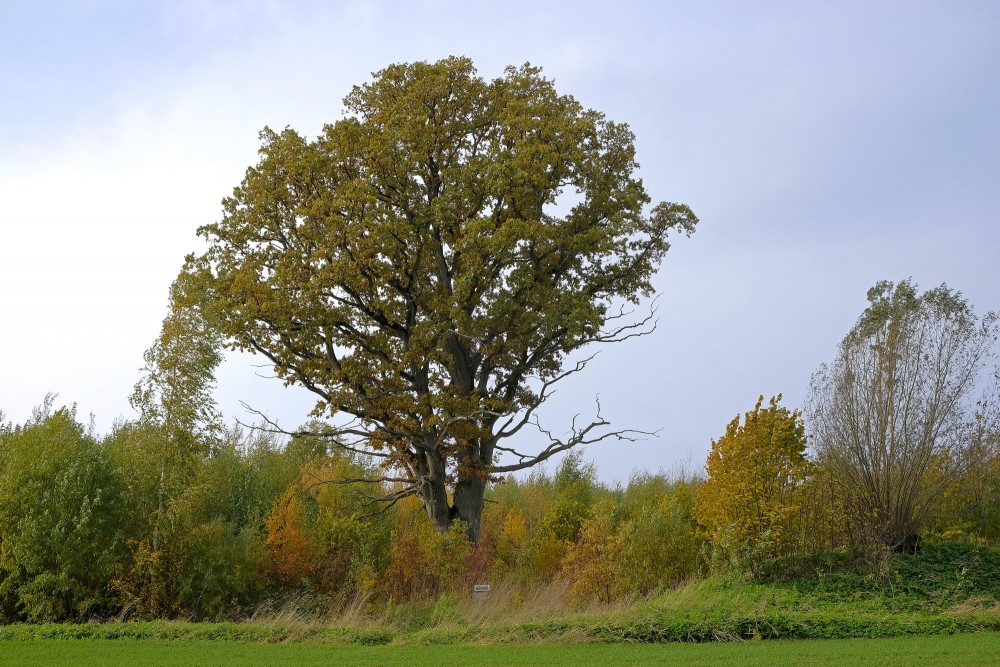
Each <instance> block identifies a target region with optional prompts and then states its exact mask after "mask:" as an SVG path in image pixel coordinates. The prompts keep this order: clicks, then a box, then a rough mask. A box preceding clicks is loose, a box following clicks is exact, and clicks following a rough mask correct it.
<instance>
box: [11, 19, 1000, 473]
mask: <svg viewBox="0 0 1000 667" xmlns="http://www.w3.org/2000/svg"><path fill="white" fill-rule="evenodd" d="M448 55H465V56H469V57H471V58H472V59H473V61H474V62H475V63H476V66H477V67H478V69H479V72H480V74H481V75H483V76H485V77H487V78H492V77H495V76H498V75H500V74H501V72H502V69H503V67H504V66H505V65H508V64H522V63H524V62H526V61H530V62H531V63H532V64H536V65H540V66H542V67H543V68H544V72H545V74H546V75H547V76H549V77H551V78H554V79H555V81H556V86H557V89H558V90H559V91H560V92H562V93H569V94H572V95H574V96H575V97H577V99H579V100H580V101H581V102H582V103H583V104H584V105H585V106H588V107H592V108H594V109H598V110H600V111H603V112H605V113H606V114H607V115H608V116H609V117H610V118H611V119H613V120H616V121H621V122H626V123H628V124H630V125H631V127H632V129H633V130H634V132H635V134H636V137H637V139H636V144H637V149H638V155H639V162H640V163H641V165H642V168H641V171H640V175H641V176H642V178H643V180H644V181H645V184H646V187H647V189H648V191H649V193H650V195H651V196H652V198H653V200H654V201H660V200H668V201H680V202H685V203H687V204H689V205H690V206H691V207H692V208H693V209H694V211H695V213H696V214H697V215H698V216H699V217H700V218H701V225H700V227H699V229H698V231H697V233H696V234H695V235H694V236H693V237H692V238H691V239H685V240H682V241H678V242H677V243H676V244H675V245H674V248H673V249H672V250H671V251H670V252H669V253H668V255H667V258H666V260H665V262H664V265H663V268H662V270H661V272H660V274H659V276H658V277H657V279H656V285H657V288H658V290H659V291H660V293H661V295H662V296H661V298H660V316H661V317H660V326H659V329H658V330H657V331H656V332H655V333H654V334H653V335H651V336H649V337H647V338H644V339H641V340H637V341H636V340H633V341H630V342H628V343H626V344H624V345H620V346H617V347H614V348H608V349H605V350H604V351H603V352H602V353H601V355H600V356H599V357H598V359H597V360H596V361H595V362H594V364H593V365H592V367H591V368H589V369H588V371H587V372H586V373H585V374H582V375H578V376H576V377H575V381H574V382H573V384H572V385H571V386H570V385H567V386H565V387H564V388H563V389H562V390H561V392H560V394H558V395H557V400H555V401H553V404H552V405H551V407H550V409H549V410H548V411H546V412H544V413H543V415H542V418H543V424H544V425H545V426H547V427H549V428H551V429H553V430H555V431H561V430H562V429H564V428H565V427H566V426H568V421H569V418H570V417H571V416H572V414H573V413H575V412H580V413H581V415H582V416H584V417H585V416H588V415H590V414H591V413H592V410H593V402H594V397H595V395H598V394H599V395H600V397H601V403H602V405H603V412H604V415H605V416H606V417H608V418H610V419H611V420H612V421H613V422H614V424H615V425H618V426H623V427H624V426H631V427H635V428H643V429H662V431H661V435H660V436H659V437H658V438H652V439H649V440H647V441H645V442H643V443H640V444H635V445H627V446H625V445H611V444H609V445H606V446H594V447H591V448H590V449H589V450H588V451H587V453H586V455H587V458H589V459H591V460H593V461H595V462H596V464H597V466H598V469H599V470H600V473H601V476H602V478H604V479H606V480H615V479H617V480H626V479H627V478H628V477H629V475H630V473H631V472H633V471H635V470H641V469H651V470H656V469H659V468H670V467H672V466H674V465H676V464H678V462H684V461H690V463H691V466H692V467H695V468H697V467H700V466H701V465H702V464H703V462H704V457H705V455H706V454H707V451H708V448H709V446H710V441H711V439H712V438H713V437H718V436H719V435H720V434H722V433H723V432H724V429H725V424H726V423H727V422H728V421H729V420H730V419H732V417H733V416H734V415H736V414H737V413H738V412H742V411H745V410H748V409H750V408H751V407H752V406H753V403H754V402H755V400H756V398H757V396H758V394H761V393H763V394H765V395H771V394H776V393H778V392H782V393H783V394H784V403H785V404H787V405H789V406H791V407H798V406H801V405H802V403H803V401H804V399H805V396H806V393H807V390H808V385H809V377H810V375H811V374H812V373H813V371H815V370H816V368H817V366H819V364H821V363H823V362H824V361H828V360H830V359H831V358H832V357H833V355H834V354H835V348H836V345H837V343H838V341H839V340H840V339H841V338H842V337H843V335H844V334H845V333H846V332H847V330H848V329H849V328H850V327H851V325H852V324H853V323H854V321H855V320H856V318H857V317H858V315H859V314H860V313H861V311H862V310H863V309H864V307H865V305H866V301H865V292H866V291H867V289H868V287H870V286H871V285H872V284H873V283H875V282H876V281H878V280H880V279H890V280H900V279H903V278H906V277H910V276H912V277H913V279H914V280H915V281H916V282H917V283H919V284H920V285H921V286H923V287H932V286H935V285H938V284H940V283H942V282H947V283H948V285H949V286H952V287H954V288H957V289H960V290H962V292H963V293H964V294H965V295H966V296H967V297H968V298H969V300H970V302H972V303H973V304H974V305H975V306H976V307H977V309H978V310H979V312H985V311H986V310H993V309H998V308H1000V293H998V289H997V288H998V286H1000V261H998V258H1000V230H998V211H1000V3H997V2H953V1H952V2H934V3H932V2H914V1H907V2H898V3H896V2H871V1H867V2H857V3H854V2H836V3H834V2H802V1H797V2H753V3H749V2H731V3H714V2H647V3H638V2H624V1H621V0H619V1H617V2H607V0H603V1H601V2H592V3H588V2H578V1H577V2H568V3H556V2H538V1H537V0H535V1H532V2H515V1H510V0H506V1H504V2H495V3H492V2H418V1H407V2H381V3H378V2H342V3H337V2H273V3H272V2H222V1H220V2H212V1H209V0H206V1H197V0H191V1H176V2H164V3H156V2H138V1H136V2H124V1H123V2H102V1H100V0H77V1H71V0H67V1H65V2H46V1H35V2H13V1H10V2H8V1H6V0H0V231H2V236H0V238H2V246H0V248H2V255H0V354H2V355H3V356H2V365H0V410H3V411H4V412H5V414H6V417H7V419H9V420H13V421H15V422H21V421H24V420H25V419H26V418H27V416H28V415H29V413H30V410H31V407H32V406H34V405H36V404H38V403H40V402H41V400H42V398H43V397H44V395H45V394H46V392H56V393H58V394H59V398H58V402H59V403H74V402H75V403H76V404H77V405H78V409H79V412H80V414H81V415H82V416H83V418H84V419H86V415H87V414H88V413H90V412H93V413H94V415H95V418H96V423H97V426H98V428H99V430H101V431H106V430H107V429H108V428H110V426H111V424H112V422H113V421H114V420H115V419H117V418H120V417H125V418H131V417H132V416H134V413H133V412H132V410H131V408H130V407H129V405H128V401H127V397H128V395H129V394H130V392H131V389H132V386H133V384H134V383H135V381H136V379H137V377H138V369H139V367H140V366H141V365H142V353H143V350H145V349H146V348H147V347H149V345H150V344H151V343H152V341H153V340H154V338H155V337H156V335H157V333H158V331H159V326H160V321H161V319H162V317H163V316H164V314H165V309H166V300H167V289H168V286H169V284H170V282H171V281H172V280H173V278H174V277H175V276H176V274H177V271H178V270H179V268H180V265H181V262H182V260H183V256H184V255H185V254H186V253H187V252H190V251H192V250H197V249H199V248H200V247H201V246H200V241H199V239H198V238H197V237H196V235H195V230H196V228H197V227H198V226H199V225H202V224H205V223H209V222H214V221H217V220H218V219H219V218H220V214H221V206H220V200H221V199H222V197H224V196H226V195H228V194H229V193H230V192H231V191H232V188H233V187H234V186H236V185H237V184H239V182H240V180H241V178H242V175H243V172H244V171H245V169H246V168H247V167H248V166H250V165H251V164H253V163H255V162H256V159H257V156H256V151H257V148H258V145H259V142H258V139H257V133H258V131H259V130H260V129H261V128H263V127H264V126H270V127H272V128H282V127H285V126H286V125H290V126H291V127H293V128H295V129H296V130H298V131H300V132H302V133H304V134H306V135H307V136H315V135H316V134H318V133H319V131H320V129H321V126H322V124H323V123H325V122H332V121H334V120H336V119H337V118H339V117H341V113H342V111H341V109H342V107H341V99H342V98H343V96H344V95H345V94H346V93H347V92H348V90H349V89H350V87H351V86H352V85H353V84H357V83H363V82H365V81H366V80H368V79H369V78H370V76H371V72H373V71H376V70H379V69H381V68H383V67H385V66H386V65H388V64H390V63H393V62H401V61H413V60H437V59H439V58H443V57H446V56H448ZM253 362H254V360H253V359H249V358H239V359H232V360H231V361H229V362H227V364H226V365H225V366H224V367H223V368H222V369H220V372H219V389H218V398H219V401H220V404H221V407H222V409H223V411H224V412H225V414H226V415H227V417H228V418H230V419H232V418H236V417H240V418H242V419H247V418H248V417H247V415H246V413H245V412H244V411H243V410H242V408H241V407H240V404H239V401H240V400H245V401H247V402H249V403H251V404H252V405H254V407H257V408H258V409H260V410H263V411H265V412H267V413H268V414H270V415H271V416H273V417H275V418H277V419H279V420H280V421H281V422H282V424H284V425H286V426H288V427H293V426H295V425H297V424H299V423H300V422H302V421H303V420H304V418H305V415H306V413H307V412H308V411H309V409H310V408H311V404H312V401H311V400H310V399H309V397H308V395H307V394H305V393H304V392H301V391H294V390H284V389H282V388H281V387H280V384H277V383H276V381H274V380H269V379H266V378H260V377H258V376H257V375H255V372H258V373H262V374H265V375H266V369H255V368H253V367H252V366H251V364H252V363H253Z"/></svg>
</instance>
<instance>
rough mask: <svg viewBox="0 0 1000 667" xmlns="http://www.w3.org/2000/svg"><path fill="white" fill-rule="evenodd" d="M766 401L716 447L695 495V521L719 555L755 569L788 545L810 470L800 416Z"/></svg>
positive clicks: (734, 424)
mask: <svg viewBox="0 0 1000 667" xmlns="http://www.w3.org/2000/svg"><path fill="white" fill-rule="evenodd" d="M780 401H781V394H778V396H777V397H771V400H770V401H769V402H768V404H767V407H764V397H763V396H761V397H760V398H759V399H758V400H757V405H756V406H755V407H754V409H753V410H752V411H751V412H747V413H746V414H745V415H744V418H743V421H742V423H741V420H740V417H739V415H737V416H736V417H735V418H734V419H733V421H731V422H730V423H729V425H728V426H727V427H726V433H725V435H723V436H722V437H721V438H719V439H718V440H713V441H712V451H711V453H709V455H708V462H707V463H706V465H705V469H706V472H707V473H708V479H706V480H705V482H704V483H703V484H702V485H701V486H700V487H699V488H698V491H697V493H696V495H695V503H694V515H695V518H696V519H697V520H698V523H699V524H700V525H701V527H702V529H703V531H704V534H705V537H706V538H707V539H708V540H709V541H710V542H711V543H712V545H713V548H714V550H715V554H716V555H717V556H719V557H722V558H723V559H726V560H728V561H730V562H737V563H740V564H743V565H747V566H749V567H750V568H751V569H753V568H754V566H755V565H756V564H758V563H759V562H760V560H761V559H763V558H768V557H771V556H775V555H778V554H781V553H783V552H784V551H785V546H786V545H787V544H788V543H789V542H790V538H791V535H786V531H785V530H784V529H785V527H786V526H787V525H788V523H789V520H790V519H791V517H792V515H793V514H794V513H795V511H796V495H797V491H798V490H799V489H800V488H801V486H802V483H803V481H804V480H805V479H806V475H807V474H808V470H809V461H808V460H807V459H806V456H805V448H806V435H805V426H804V424H803V421H802V415H801V413H800V412H799V411H798V410H795V411H791V410H789V409H788V408H785V407H782V406H780V405H779V402H780Z"/></svg>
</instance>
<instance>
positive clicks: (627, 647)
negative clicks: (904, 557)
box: [0, 633, 1000, 667]
mask: <svg viewBox="0 0 1000 667" xmlns="http://www.w3.org/2000/svg"><path fill="white" fill-rule="evenodd" d="M0 663H2V664H3V665H5V666H10V667H14V666H18V667H22V666H23V667H33V666H42V665H45V666H46V667H59V666H62V665H66V666H69V665H74V666H76V665H106V666H108V667H118V666H121V667H125V666H129V667H131V666H133V665H143V666H144V667H168V666H169V667H181V666H185V667H203V666H204V667H211V666H214V665H247V666H258V665H259V666H263V665H268V666H271V665H274V666H276V667H280V666H283V665H288V666H289V667H291V666H293V665H294V666H296V667H308V666H309V665H330V664H345V665H352V666H358V667H364V666H371V667H394V666H396V665H400V666H405V667H421V666H422V665H435V666H438V665H476V666H483V667H487V666H490V665H497V666H499V665H504V666H514V665H574V666H575V667H576V666H579V667H583V666H586V665H599V666H601V667H607V666H608V665H680V666H683V665H723V666H725V665H734V666H735V665H767V666H768V667H774V666H776V665H851V666H852V667H860V666H862V665H880V666H881V665H888V666H894V665H898V666H899V667H904V666H905V667H910V666H912V665H921V667H936V666H942V667H944V666H952V665H954V666H959V665H962V666H966V665H996V664H1000V634H997V633H983V634H971V635H951V636H946V637H906V638H895V639H830V640H799V641H785V640H780V641H762V642H761V641H758V642H753V641H748V642H732V643H711V644H677V643H672V644H535V645H506V646H469V645H451V646H392V645H389V646H353V645H348V646H344V645H339V646H338V645H329V644H313V643H288V644H258V643H248V642H233V641H216V642H213V641H165V640H133V639H121V640H101V639H85V640H74V639H40V640H26V641H16V640H15V641H0Z"/></svg>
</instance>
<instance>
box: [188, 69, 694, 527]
mask: <svg viewBox="0 0 1000 667" xmlns="http://www.w3.org/2000/svg"><path fill="white" fill-rule="evenodd" d="M344 104H345V108H346V112H347V113H346V115H345V117H344V118H342V119H341V120H338V121H337V122H335V123H333V124H329V125H327V126H325V127H324V129H323V132H322V134H321V135H320V136H318V137H317V138H316V139H314V140H308V139H306V138H305V137H303V136H302V135H300V134H298V133H297V132H295V131H294V130H292V129H285V130H283V131H281V132H274V131H272V130H270V129H265V130H264V131H263V132H262V133H261V140H262V142H263V143H262V146H261V149H260V154H261V158H260V161H259V162H258V164H257V165H256V166H254V167H251V168H250V169H248V170H247V173H246V177H245V178H244V180H243V182H242V184H241V185H240V186H239V187H237V188H236V189H235V190H234V192H233V195H232V196H231V197H229V198H227V199H226V200H225V201H224V215H223V218H222V220H221V221H219V222H218V223H215V224H210V225H207V226H205V227H203V228H201V230H200V234H201V235H202V236H204V237H205V239H207V241H208V243H209V247H208V250H207V251H206V252H205V253H204V254H201V255H200V256H190V257H189V258H188V263H187V266H186V269H185V271H186V272H187V274H188V277H189V278H190V279H191V280H192V282H193V283H197V284H199V285H200V289H201V290H202V302H201V303H202V307H203V308H204V312H205V313H206V316H208V317H209V318H210V319H211V321H212V322H213V323H214V325H215V326H216V328H217V329H218V331H219V332H220V333H221V334H222V335H224V336H225V337H226V338H227V340H228V343H229V345H230V346H231V347H233V348H236V349H240V350H247V351H251V352H254V353H257V354H261V355H263V356H264V357H266V358H267V359H269V360H270V362H271V363H272V364H273V366H274V369H275V371H276V373H277V375H278V376H279V377H280V378H282V379H283V380H284V382H285V383H286V384H296V385H300V386H302V387H305V388H306V389H308V390H309V391H311V392H313V393H314V394H315V395H316V397H317V403H316V406H315V411H314V414H315V415H316V416H319V417H328V418H332V417H337V418H340V422H338V424H339V428H338V429H336V430H335V433H336V435H337V438H338V442H339V443H340V444H341V445H342V446H344V447H346V448H350V449H356V450H359V451H365V452H368V453H371V454H374V455H375V456H379V457H381V458H382V459H383V462H384V465H383V471H384V472H385V475H384V480H385V481H387V482H388V483H390V484H392V485H394V486H392V487H391V488H392V492H391V493H390V494H389V495H388V496H386V497H385V498H384V500H386V501H389V502H391V501H393V500H396V499H399V498H401V497H404V496H406V495H411V494H417V495H419V498H420V500H421V502H422V504H423V507H424V509H425V510H426V511H427V514H428V516H429V517H430V518H431V520H432V522H433V524H434V525H435V527H436V528H437V529H438V530H439V531H442V532H444V531H447V530H448V528H449V526H450V524H451V523H452V521H453V520H455V519H461V520H463V521H465V522H467V523H468V526H469V534H470V537H471V538H472V539H476V538H477V537H478V535H479V522H480V515H481V512H482V506H483V490H484V487H485V484H486V483H487V480H488V479H489V476H490V475H492V474H497V473H505V472H510V471H514V470H519V469H524V468H527V467H529V466H533V465H535V464H537V463H540V462H541V461H544V460H546V459H548V458H549V457H551V456H552V455H554V454H556V453H558V452H561V451H565V450H567V449H569V448H571V447H573V446H576V445H580V444H584V443H589V442H596V441H598V440H601V439H603V438H606V437H609V436H614V435H617V436H618V437H628V432H625V431H610V430H608V428H607V427H608V426H609V423H608V422H607V421H606V420H605V419H604V418H603V417H601V416H600V414H598V416H597V417H596V418H595V419H594V420H593V421H592V422H590V423H589V424H587V425H585V426H584V425H575V426H574V428H573V429H572V431H571V433H570V435H569V436H568V437H566V438H557V437H555V436H553V435H551V434H550V433H549V432H547V431H543V436H542V437H543V440H544V442H543V444H542V445H541V446H540V448H538V449H535V450H532V451H530V452H529V451H515V449H514V448H513V447H511V446H509V445H507V444H506V443H507V442H508V439H509V438H511V437H512V436H514V435H515V434H517V433H518V432H519V431H521V430H522V428H523V427H525V426H526V425H530V424H533V423H536V419H537V417H536V411H537V409H538V408H539V406H541V405H542V403H543V402H544V401H545V400H546V398H547V396H548V395H549V394H550V392H551V390H552V386H553V384H554V383H555V382H557V381H559V380H560V379H562V378H565V377H566V376H568V375H571V374H573V373H575V372H577V371H578V370H581V369H582V368H583V367H584V366H585V365H586V362H585V361H581V362H577V363H574V364H566V357H567V355H568V354H569V353H571V352H573V351H575V350H578V349H580V348H582V347H584V346H586V345H588V344H591V343H610V342H617V341H623V340H626V339H628V338H630V337H632V336H635V335H640V334H641V333H644V332H648V331H649V330H650V327H651V325H652V323H653V319H652V315H651V314H650V315H647V316H645V317H641V316H640V317H634V316H632V314H631V312H630V311H629V310H628V309H627V308H626V307H625V306H627V304H629V303H633V304H638V303H639V300H640V298H643V297H648V296H650V295H651V294H652V292H653V288H652V285H651V282H650V281H651V279H652V277H653V275H654V273H655V272H656V270H657V267H658V266H659V264H660V261H661V259H662V258H663V256H664V253H666V252H667V250H668V248H669V247H670V244H669V242H668V234H669V233H671V232H681V233H685V234H690V233H691V232H692V231H693V229H694V226H695V224H696V222H697V219H696V217H695V216H694V214H693V213H692V212H691V210H690V209H689V208H688V207H687V206H685V205H682V204H674V203H660V204H658V205H656V206H654V207H652V208H651V209H649V208H648V205H649V204H650V201H651V200H650V198H649V196H648V195H647V193H646V190H645V188H644V186H643V184H642V181H641V180H639V179H638V178H637V177H636V175H635V172H636V169H637V168H638V164H637V163H636V160H635V148H634V144H633V142H634V135H633V134H632V132H631V131H630V130H629V128H628V126H627V125H625V124H621V123H615V122H613V121H610V120H608V119H607V118H605V116H604V115H603V114H601V113H599V112H597V111H594V110H590V109H585V108H584V107H583V106H582V105H581V104H580V103H579V102H577V101H576V100H575V99H574V98H573V97H571V96H568V95H560V94H558V93H557V92H556V89H555V87H554V85H553V82H552V81H551V80H549V79H546V78H544V77H543V76H542V75H541V70H540V69H539V68H537V67H533V66H531V65H527V64H526V65H524V66H522V67H519V68H514V67H510V68H507V69H506V70H505V72H504V74H503V76H501V77H499V78H497V79H494V80H492V81H487V80H484V79H483V78H481V77H479V76H478V75H477V73H476V70H475V68H474V67H473V65H472V63H471V61H469V60H467V59H464V58H448V59H445V60H442V61H439V62H436V63H426V62H417V63H410V64H397V65H392V66H390V67H387V68H386V69H384V70H382V71H380V72H378V73H376V74H375V75H374V78H373V80H372V81H370V82H369V83H366V84H364V85H361V86H356V87H354V88H353V90H352V91H351V92H350V94H348V95H347V97H346V98H345V99H344ZM598 412H599V411H598ZM348 420H349V421H348ZM502 454H507V455H508V457H507V459H506V460H505V462H503V463H500V462H499V457H500V456H501V455H502Z"/></svg>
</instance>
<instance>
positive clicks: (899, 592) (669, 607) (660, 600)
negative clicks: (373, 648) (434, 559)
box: [0, 543, 1000, 645]
mask: <svg viewBox="0 0 1000 667" xmlns="http://www.w3.org/2000/svg"><path fill="white" fill-rule="evenodd" d="M490 604H494V605H501V606H503V607H504V608H503V609H499V608H498V609H493V610H487V611H488V612H489V613H484V608H483V603H482V601H463V600H458V599H456V598H453V597H444V598H441V599H440V600H438V601H436V602H425V603H408V604H397V605H389V606H388V607H386V608H384V609H382V610H381V611H380V612H378V613H376V614H374V615H372V616H369V617H365V618H356V619H354V621H352V622H351V623H348V624H344V623H341V624H339V625H338V624H337V622H331V621H326V622H321V621H316V620H309V619H302V618H298V619H296V618H292V619H288V618H272V619H267V618H264V619H257V620H254V621H246V622H234V623H190V622H177V621H151V622H127V623H91V624H81V625H69V624H51V625H9V626H3V627H0V640H17V639H47V638H63V639H70V638H80V639H83V638H87V639H156V640H191V641H194V640H234V641H249V642H266V643H277V642H322V643H332V644H358V645H377V644H389V643H392V644H411V645H412V644H464V643H488V644H493V643H536V642H579V643H592V642H637V643H654V642H673V641H682V642H708V641H734V640H754V639H820V638H831V639H832V638H851V637H901V636H916V635H942V634H956V633H965V632H978V631H1000V550H997V549H992V548H988V547H982V546H975V545H969V544H948V543H945V544H932V545H926V546H925V547H924V548H923V549H922V550H921V552H920V553H919V554H918V555H915V556H913V555H902V556H895V557H892V558H887V559H885V560H884V561H882V562H879V563H873V562H872V561H871V559H863V558H860V557H858V556H856V555H852V554H849V553H846V552H843V553H840V552H837V553H830V554H825V555H824V556H822V557H819V558H810V559H803V558H799V559H784V560H779V561H774V562H772V563H768V564H766V566H765V567H763V568H761V570H760V572H759V573H758V576H757V577H756V578H753V579H749V578H745V577H736V576H733V575H729V576H715V577H710V578H708V579H705V580H702V581H699V582H695V583H691V584H688V585H686V586H682V587H680V588H677V589H674V590H671V591H667V592H664V593H662V594H660V595H657V596H655V597H653V598H651V599H649V600H646V601H641V602H638V603H635V604H631V605H623V606H619V607H616V608H614V609H595V610H591V611H590V612H589V613H581V612H574V611H572V610H571V609H570V608H568V607H562V608H559V610H553V611H550V612H539V613H535V614H526V613H525V612H524V610H523V609H520V608H518V604H519V603H517V602H516V601H510V600H507V601H500V600H499V599H498V600H495V601H491V602H490ZM521 604H523V603H521ZM518 619H519V620H518Z"/></svg>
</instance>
